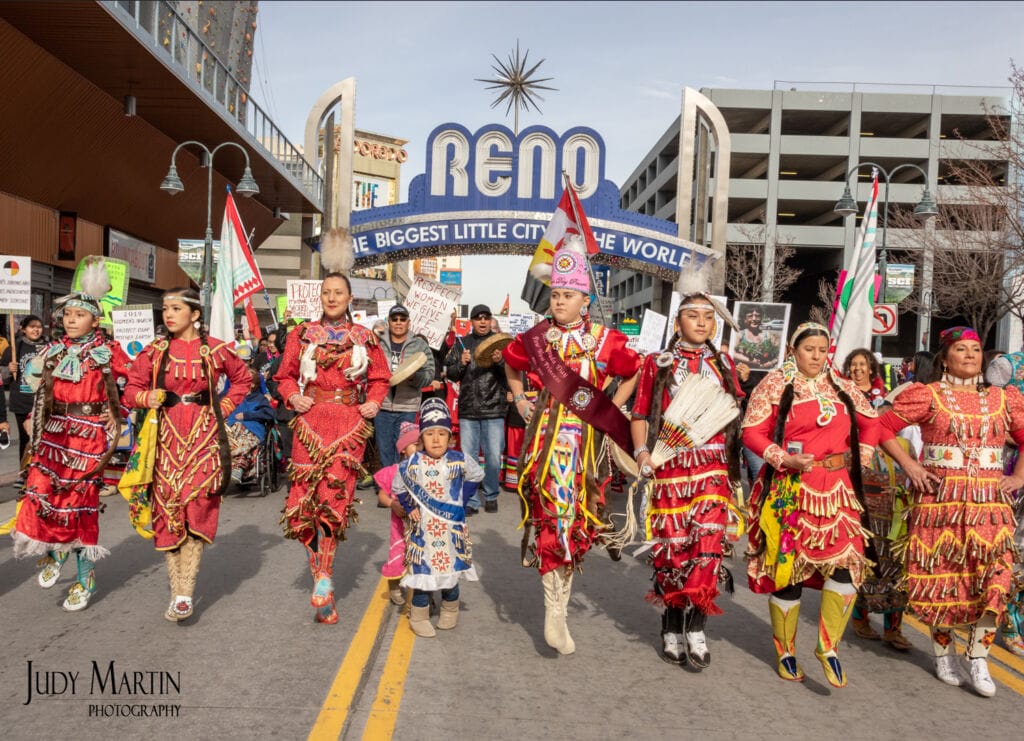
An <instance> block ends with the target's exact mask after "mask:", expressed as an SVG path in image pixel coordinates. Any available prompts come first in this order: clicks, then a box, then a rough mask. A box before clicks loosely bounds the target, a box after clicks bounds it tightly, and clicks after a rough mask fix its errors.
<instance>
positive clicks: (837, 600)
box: [743, 322, 878, 687]
mask: <svg viewBox="0 0 1024 741" xmlns="http://www.w3.org/2000/svg"><path fill="white" fill-rule="evenodd" d="M828 346H829V333H828V330H827V329H826V328H825V327H823V326H821V325H820V324H815V323H813V322H808V323H806V324H801V325H800V326H799V327H797V328H796V331H795V332H794V333H793V341H792V344H791V346H790V348H789V353H790V355H789V357H788V358H787V359H786V361H785V362H784V363H783V366H782V368H781V369H779V370H775V371H772V372H770V373H768V375H767V376H765V378H764V380H763V381H761V383H760V384H758V386H757V388H756V389H754V392H753V393H752V394H751V396H750V403H749V404H748V405H747V414H746V416H745V417H744V419H743V444H744V445H746V446H747V447H749V448H750V449H751V450H752V451H754V453H756V454H757V455H759V456H761V457H762V458H764V459H765V461H766V465H765V467H764V468H763V469H762V470H761V474H760V476H759V477H758V479H757V482H756V483H755V484H754V487H753V489H752V490H751V493H750V533H749V542H748V549H747V554H746V555H747V560H748V564H747V576H748V580H749V583H750V589H751V591H753V592H756V593H758V594H770V595H771V596H770V597H769V598H768V609H769V613H770V615H771V622H772V633H773V636H774V641H775V651H776V654H777V656H778V673H779V676H780V677H782V678H783V679H788V680H794V681H802V680H803V678H804V673H803V670H802V669H801V668H800V666H799V664H798V663H797V661H796V658H795V657H794V656H793V652H794V649H795V646H796V627H797V618H798V616H799V612H800V596H801V593H802V588H803V585H805V584H806V585H807V586H809V587H813V588H818V587H820V588H821V614H820V617H819V619H818V645H817V648H816V649H815V651H814V655H815V656H816V657H817V658H818V660H819V661H820V662H821V665H822V668H823V669H824V671H825V678H826V680H828V682H829V684H831V685H832V686H833V687H844V686H846V673H845V672H844V671H843V668H842V665H841V664H840V662H839V656H838V655H837V649H838V647H839V640H840V639H841V638H842V635H843V631H844V630H845V629H846V624H847V622H848V621H849V618H850V615H851V612H852V610H853V603H854V600H855V599H856V597H857V590H858V589H859V588H860V586H861V584H862V583H863V581H864V577H865V572H866V569H867V568H868V566H869V562H868V559H867V558H866V557H865V554H864V549H865V544H866V543H868V541H869V538H870V536H871V534H870V532H869V531H868V530H867V529H866V528H865V527H864V520H863V517H862V515H863V512H864V506H863V504H862V503H861V498H862V490H861V481H860V471H861V466H862V465H866V464H867V463H869V462H870V460H871V453H872V451H873V449H874V445H875V442H876V438H877V435H878V427H877V422H878V420H877V416H876V414H875V410H874V409H873V408H872V407H871V405H870V404H869V403H868V401H867V400H866V399H865V398H864V395H863V394H861V393H860V391H858V390H857V388H856V386H854V385H853V383H852V382H851V381H848V380H846V379H844V378H841V377H839V376H838V375H837V374H835V373H834V372H833V370H832V368H831V366H830V365H829V363H828V361H827V358H828ZM823 582H824V583H823Z"/></svg>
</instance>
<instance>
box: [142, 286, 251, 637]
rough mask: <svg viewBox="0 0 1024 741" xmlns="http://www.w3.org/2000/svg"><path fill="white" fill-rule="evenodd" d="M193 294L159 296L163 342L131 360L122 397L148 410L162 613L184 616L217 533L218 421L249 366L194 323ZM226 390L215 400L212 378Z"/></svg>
mask: <svg viewBox="0 0 1024 741" xmlns="http://www.w3.org/2000/svg"><path fill="white" fill-rule="evenodd" d="M201 306H202V304H201V302H200V300H199V294H198V293H197V292H196V291H194V290H192V289H191V288H177V289H171V290H170V291H168V292H167V293H165V294H164V301H163V321H164V325H165V326H166V327H167V329H168V331H169V332H170V335H171V336H170V339H167V338H158V339H156V340H155V341H153V342H152V343H150V344H149V345H148V346H147V347H146V348H145V349H143V351H142V352H140V353H139V355H138V356H137V357H136V358H135V361H134V363H133V364H132V369H131V372H130V373H129V374H128V384H127V385H126V386H125V389H124V398H125V402H126V403H128V404H131V405H132V406H134V407H136V408H137V409H156V410H158V412H157V417H156V419H157V444H156V458H155V463H154V468H153V483H152V485H151V487H150V497H149V499H150V506H151V508H152V513H153V514H152V518H153V520H152V522H153V524H152V527H153V545H154V547H155V548H156V550H158V551H162V552H163V554H164V562H165V563H166V564H167V577H168V581H169V582H170V586H171V601H170V604H169V605H168V607H167V610H166V612H164V617H165V618H166V619H167V620H169V621H171V622H177V621H179V620H185V619H186V618H188V617H190V616H191V615H192V610H193V604H192V597H193V594H194V592H195V586H196V579H197V578H198V576H199V564H200V561H201V560H202V556H203V548H204V547H205V545H206V544H207V543H213V540H214V538H215V537H216V535H217V520H218V518H219V516H220V504H221V495H222V494H223V493H224V490H225V489H226V488H227V485H228V483H230V470H231V453H230V449H229V447H228V439H227V433H226V430H225V427H224V419H225V417H227V416H228V415H229V414H230V413H231V411H232V410H233V409H234V408H235V407H236V406H237V405H238V404H239V403H240V402H241V401H242V399H244V398H245V395H246V394H247V393H248V392H249V386H250V384H251V383H252V377H251V375H250V373H249V367H248V366H247V365H246V364H245V362H243V361H242V360H241V359H240V358H239V357H238V356H237V355H236V354H235V352H234V350H232V349H231V346H230V345H229V344H228V343H227V342H224V341H223V340H219V339H215V338H213V337H208V336H207V335H206V332H205V330H204V329H203V327H202V323H201V322H200V315H201V312H200V307H201ZM221 375H224V376H226V377H227V379H228V382H229V383H230V387H229V388H228V389H227V392H226V394H225V395H224V397H223V398H221V399H220V400H218V398H217V382H218V379H219V378H220V376H221Z"/></svg>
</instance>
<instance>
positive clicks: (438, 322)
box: [405, 278, 462, 350]
mask: <svg viewBox="0 0 1024 741" xmlns="http://www.w3.org/2000/svg"><path fill="white" fill-rule="evenodd" d="M461 297H462V290H461V289H460V288H458V287H456V286H446V285H442V284H441V283H438V282H437V281H433V280H427V279H426V278H417V279H416V280H415V281H414V282H413V284H412V287H411V288H410V289H409V295H408V296H406V298H405V306H406V308H407V309H408V310H409V331H411V332H414V333H416V334H421V335H423V336H424V337H425V338H426V340H427V344H428V345H430V346H431V347H432V348H434V349H435V350H440V349H441V348H442V347H443V346H444V338H445V335H447V334H448V327H449V325H450V324H451V321H452V311H453V310H454V309H455V307H456V306H458V304H459V299H460V298H461Z"/></svg>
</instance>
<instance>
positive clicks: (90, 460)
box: [12, 261, 130, 612]
mask: <svg viewBox="0 0 1024 741" xmlns="http://www.w3.org/2000/svg"><path fill="white" fill-rule="evenodd" d="M81 286H82V290H81V291H78V292H74V293H71V294H68V295H66V296H63V297H61V298H60V299H58V300H57V302H56V305H55V316H56V317H57V319H58V321H60V322H61V324H62V325H63V328H64V332H63V336H62V337H61V339H60V340H57V341H55V342H52V343H50V344H48V345H47V346H46V347H45V348H43V349H42V350H41V351H39V355H41V356H42V358H43V363H44V365H43V370H42V383H41V385H40V387H39V390H38V392H37V394H36V396H35V398H34V400H33V408H32V413H31V419H30V422H31V425H32V435H31V443H30V445H29V448H28V450H29V452H30V453H31V462H30V463H29V468H28V473H27V475H26V476H25V493H24V497H23V499H22V504H21V507H20V508H19V509H18V513H17V518H16V520H15V525H14V530H13V532H12V537H13V538H14V556H15V557H16V558H25V557H29V556H31V557H36V558H40V561H39V563H38V565H39V566H40V567H41V570H40V572H39V575H38V577H37V581H38V583H39V586H41V587H42V588H43V589H49V588H51V587H53V586H54V585H55V584H56V583H57V580H58V579H59V578H60V573H61V569H62V567H63V566H64V564H65V562H66V561H67V560H68V557H69V556H70V554H71V553H72V552H74V553H75V556H76V559H77V566H78V571H77V578H76V579H75V581H74V582H73V583H72V584H71V588H70V589H69V590H68V593H67V597H66V598H65V599H64V602H63V605H62V606H63V608H64V609H65V610H67V611H69V612H77V611H78V610H84V609H85V608H86V607H88V606H89V601H90V599H91V598H92V595H93V593H94V592H95V591H96V575H95V562H96V561H98V560H99V559H101V558H103V557H105V556H108V555H110V551H109V550H107V549H106V548H105V547H103V546H101V545H100V544H99V529H100V521H99V515H100V510H101V506H100V488H101V487H102V486H103V470H104V468H105V467H106V464H107V462H108V461H109V460H110V457H111V455H112V454H113V452H114V443H113V441H114V440H115V439H116V438H117V435H118V433H119V429H120V421H121V411H122V410H121V407H120V404H119V396H120V395H119V393H118V389H117V381H118V379H120V378H123V377H124V373H125V369H126V368H127V367H128V365H129V362H130V361H129V359H128V356H127V355H126V354H125V353H124V351H123V350H122V349H121V346H120V345H118V344H117V343H116V342H111V341H109V340H107V339H106V338H105V337H104V336H102V335H100V334H97V327H98V325H99V318H100V317H101V316H102V315H103V309H102V308H101V306H100V302H99V298H98V297H102V296H105V295H106V293H107V290H109V286H110V280H109V278H108V277H107V273H106V268H105V267H104V264H103V262H102V261H97V262H93V263H91V264H90V265H88V266H86V268H85V270H84V274H83V277H82V281H81Z"/></svg>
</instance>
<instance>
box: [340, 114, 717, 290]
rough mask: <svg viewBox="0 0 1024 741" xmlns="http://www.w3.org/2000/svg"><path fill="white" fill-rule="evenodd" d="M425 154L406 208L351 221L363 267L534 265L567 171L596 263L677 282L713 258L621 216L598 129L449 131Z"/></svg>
mask: <svg viewBox="0 0 1024 741" xmlns="http://www.w3.org/2000/svg"><path fill="white" fill-rule="evenodd" d="M426 149H427V151H426V167H425V170H426V171H425V172H424V173H422V174H420V175H417V176H416V177H414V178H413V180H412V181H411V183H410V185H409V201H408V202H407V203H402V204H397V205H394V206H385V207H381V208H373V209H367V210H363V211H358V212H353V213H352V214H351V224H350V229H351V233H352V236H353V239H354V242H355V252H356V265H357V266H358V267H362V266H370V265H376V264H380V263H382V262H393V261H397V260H407V259H412V258H416V257H426V256H430V255H436V254H442V253H443V254H474V253H476V254H479V253H505V254H524V255H532V254H533V252H534V250H535V249H536V248H537V244H538V242H539V241H540V238H541V236H542V235H543V234H544V230H545V228H546V227H547V224H548V222H549V221H550V219H551V215H552V213H553V212H554V210H555V208H556V206H557V205H558V200H559V198H560V197H561V195H562V190H563V185H562V183H563V177H562V173H563V171H564V172H565V173H566V174H567V175H568V177H569V180H570V181H571V182H572V184H573V187H574V188H575V189H576V191H577V193H578V194H579V197H580V201H581V203H582V205H583V209H584V211H585V212H586V214H587V218H588V220H589V221H590V225H591V227H592V228H593V231H594V236H595V237H596V238H597V242H598V244H599V245H600V248H601V252H600V254H599V255H596V256H595V262H597V263H604V264H614V265H619V266H623V267H630V268H633V269H637V270H644V271H647V272H654V273H657V274H659V275H660V276H661V277H662V278H664V279H666V280H672V279H674V277H675V275H676V274H678V271H679V269H680V267H682V266H683V265H684V264H686V262H687V261H688V260H690V259H692V258H694V257H695V258H696V259H698V260H699V261H703V260H704V259H706V258H707V257H708V256H709V255H710V254H712V249H711V248H710V247H706V246H704V245H699V244H695V243H693V242H691V241H689V240H686V239H681V238H680V237H679V236H678V234H679V229H678V227H677V225H676V224H675V223H674V222H671V221H665V220H663V219H656V218H654V217H651V216H645V215H644V214H639V213H635V212H632V211H625V210H623V209H621V208H620V207H619V188H618V186H617V185H616V184H615V183H613V182H611V181H610V180H607V179H605V144H604V140H603V139H602V138H601V136H600V135H599V134H598V133H597V132H596V131H594V130H593V129H590V128H586V127H576V128H573V129H570V130H568V131H566V132H565V133H563V134H557V133H556V132H555V131H553V130H551V129H549V128H547V127H544V126H531V127H529V128H527V129H524V130H523V131H522V132H520V133H519V134H518V135H516V134H514V133H513V132H512V130H511V129H509V128H507V127H506V126H502V125H500V124H492V125H488V126H484V127H483V128H481V129H479V130H478V131H476V132H471V131H469V130H468V129H467V128H466V127H464V126H462V125H460V124H456V123H449V124H443V125H441V126H438V127H437V128H435V129H434V130H433V131H432V132H431V134H430V136H429V137H428V139H427V142H426ZM681 150H682V148H681ZM686 171H687V172H692V164H691V165H690V166H689V169H687V170H686ZM680 196H682V193H680ZM716 196H717V194H716ZM687 200H689V197H688V196H687Z"/></svg>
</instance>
